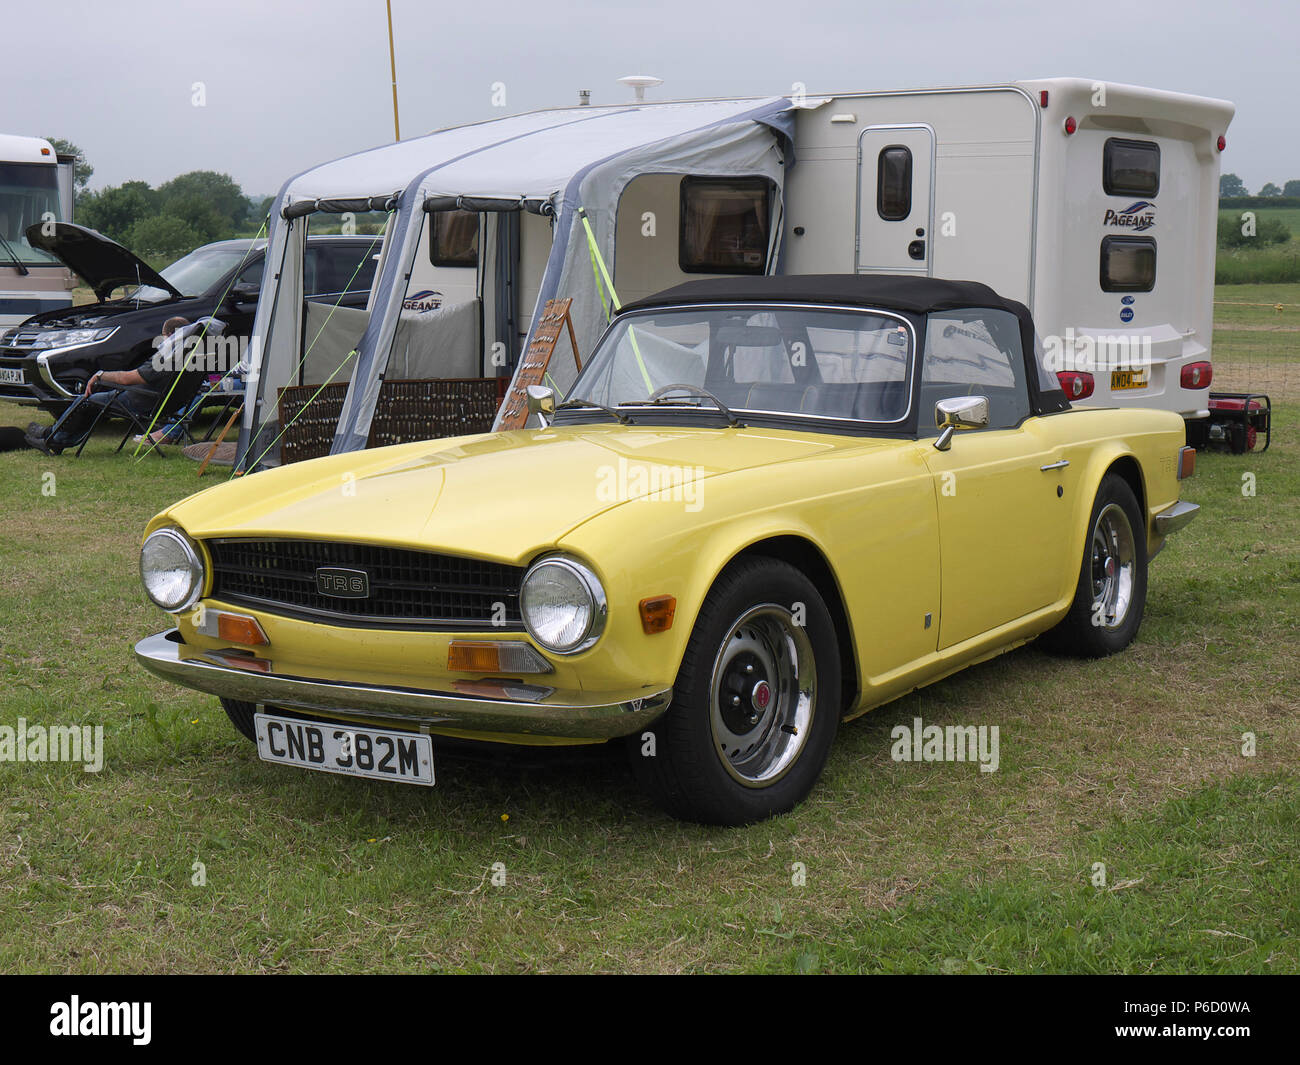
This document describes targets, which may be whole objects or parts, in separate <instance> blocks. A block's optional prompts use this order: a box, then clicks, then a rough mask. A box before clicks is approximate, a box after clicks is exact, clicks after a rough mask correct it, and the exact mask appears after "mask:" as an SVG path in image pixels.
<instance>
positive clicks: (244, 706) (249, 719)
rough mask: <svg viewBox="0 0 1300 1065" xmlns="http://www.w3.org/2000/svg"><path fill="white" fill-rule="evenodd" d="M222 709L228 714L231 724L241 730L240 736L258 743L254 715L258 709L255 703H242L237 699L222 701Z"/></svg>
mask: <svg viewBox="0 0 1300 1065" xmlns="http://www.w3.org/2000/svg"><path fill="white" fill-rule="evenodd" d="M221 709H223V710H224V711H225V712H226V717H228V718H230V723H231V724H232V725H234V726H235V728H236V729H238V730H239V734H240V735H241V736H243V737H244V738H245V739H248V740H252V741H253V742H254V743H256V742H257V730H256V727H255V726H254V723H253V715H254V714H256V713H257V707H256V706H255V705H254V704H253V703H241V702H240V701H239V700H237V699H222V700H221Z"/></svg>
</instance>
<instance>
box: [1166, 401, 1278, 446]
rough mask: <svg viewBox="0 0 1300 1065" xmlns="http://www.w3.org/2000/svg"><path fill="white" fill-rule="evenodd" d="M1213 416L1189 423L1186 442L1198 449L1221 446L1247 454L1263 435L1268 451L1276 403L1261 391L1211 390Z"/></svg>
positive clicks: (1210, 405) (1211, 412) (1211, 414)
mask: <svg viewBox="0 0 1300 1065" xmlns="http://www.w3.org/2000/svg"><path fill="white" fill-rule="evenodd" d="M1209 407H1210V416H1209V417H1208V418H1198V419H1196V420H1195V421H1189V422H1188V423H1187V442H1188V444H1190V445H1191V446H1192V447H1194V448H1196V449H1197V450H1198V451H1201V450H1211V449H1218V450H1221V451H1231V452H1232V453H1233V454H1234V455H1244V454H1245V453H1246V452H1247V451H1254V450H1255V446H1256V445H1257V444H1258V443H1259V438H1260V437H1261V436H1263V438H1264V446H1263V447H1261V448H1260V449H1259V450H1260V452H1261V453H1262V452H1265V451H1267V450H1268V445H1269V440H1270V437H1271V430H1272V423H1273V404H1272V403H1271V402H1269V398H1268V396H1266V395H1264V394H1263V393H1260V392H1211V393H1210V403H1209Z"/></svg>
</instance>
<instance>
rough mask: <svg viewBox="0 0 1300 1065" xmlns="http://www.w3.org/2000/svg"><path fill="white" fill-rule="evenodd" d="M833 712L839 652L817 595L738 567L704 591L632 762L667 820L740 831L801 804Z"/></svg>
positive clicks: (794, 573) (771, 562)
mask: <svg viewBox="0 0 1300 1065" xmlns="http://www.w3.org/2000/svg"><path fill="white" fill-rule="evenodd" d="M840 709H841V706H840V657H839V643H838V641H837V639H836V634H835V628H834V623H833V622H832V620H831V617H830V613H829V612H828V611H827V609H826V606H825V604H824V603H823V602H822V599H821V597H820V595H818V593H817V589H816V588H815V587H814V586H813V584H812V582H811V581H809V580H808V578H807V577H805V576H804V575H803V574H802V573H800V572H799V571H798V570H796V569H795V568H794V567H793V566H790V565H788V564H787V563H784V562H780V561H777V560H775V559H766V558H755V559H747V560H745V561H743V562H740V563H737V564H736V565H734V566H732V567H731V568H729V569H728V570H727V571H725V572H724V573H723V574H722V576H721V577H719V578H718V580H717V582H716V584H715V585H714V587H713V589H712V590H711V591H710V593H709V597H708V599H707V600H706V601H705V603H704V606H703V608H702V609H701V611H700V615H699V618H698V619H697V621H696V623H695V628H694V630H693V631H692V633H691V639H690V642H689V643H688V644H687V648H686V653H685V655H684V656H683V658H682V665H681V668H680V670H679V671H678V675H677V681H676V684H675V686H674V688H673V702H672V705H671V707H669V709H668V711H667V713H665V714H664V716H663V717H661V718H660V719H659V720H658V721H656V722H655V724H654V725H653V726H652V727H651V728H650V729H648V730H647V732H646V733H644V734H641V735H638V736H633V737H631V741H632V742H631V745H630V748H629V751H630V754H631V757H632V761H633V766H634V769H635V771H636V773H637V776H638V777H639V778H640V780H641V782H642V784H643V786H644V787H645V788H646V790H647V791H648V792H649V793H650V795H651V797H652V798H653V799H654V800H655V801H656V802H657V803H658V804H659V805H660V806H662V807H663V808H664V809H665V810H667V811H668V812H669V813H671V814H673V815H674V816H676V817H680V818H683V819H685V820H689V821H698V822H702V823H704V824H721V825H740V824H747V823H749V822H751V821H758V820H761V819H763V818H765V817H771V816H773V815H774V814H779V813H784V812H785V811H786V810H789V809H790V808H791V807H793V806H794V805H795V804H796V803H798V802H800V801H801V800H802V799H803V798H804V797H805V796H806V795H807V794H808V792H809V791H810V790H811V789H812V786H813V784H814V783H815V782H816V780H817V778H818V776H820V775H821V771H822V767H823V766H824V765H825V764H826V758H827V756H828V754H829V752H830V746H831V741H832V740H833V739H834V737H835V732H836V728H837V726H838V724H839V716H840ZM651 737H653V738H651Z"/></svg>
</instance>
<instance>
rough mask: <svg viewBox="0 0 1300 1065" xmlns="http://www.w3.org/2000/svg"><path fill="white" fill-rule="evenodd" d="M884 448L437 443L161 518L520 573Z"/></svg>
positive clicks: (600, 434)
mask: <svg viewBox="0 0 1300 1065" xmlns="http://www.w3.org/2000/svg"><path fill="white" fill-rule="evenodd" d="M872 443H877V446H886V444H885V442H884V441H879V442H872V441H864V440H863V439H862V438H846V437H833V436H826V435H813V434H805V433H796V432H787V431H781V430H766V429H754V428H747V429H714V428H701V429H693V428H678V427H653V426H645V427H628V426H618V425H609V426H605V425H580V426H572V425H569V426H564V427H557V428H551V429H537V430H516V431H513V432H502V433H492V434H488V435H484V436H476V437H460V438H456V439H453V440H430V441H423V442H421V443H416V444H401V445H398V446H396V447H388V448H380V449H377V450H374V451H362V452H354V453H352V454H347V455H335V456H331V457H329V458H325V459H317V460H315V461H313V462H303V463H297V464H294V465H291V466H286V467H281V468H279V469H275V470H268V471H265V472H263V473H257V474H253V475H250V476H248V477H246V478H242V479H240V480H237V481H232V482H229V483H227V484H225V485H221V486H218V487H216V488H213V489H209V490H207V491H205V492H201V493H200V494H198V495H196V496H191V497H190V498H189V499H187V500H184V501H182V502H181V503H179V504H177V505H176V506H174V507H173V508H172V509H171V510H170V511H169V512H168V513H167V514H166V515H164V516H162V517H161V518H160V519H159V521H156V522H155V523H154V526H151V528H152V527H156V526H157V525H158V524H162V523H163V522H166V521H174V522H177V523H179V524H180V525H181V526H182V527H183V528H184V529H185V530H186V531H187V532H188V533H189V534H190V535H192V536H195V537H198V538H200V539H205V538H211V537H224V536H233V537H294V538H297V537H303V538H306V539H314V540H325V539H328V540H352V541H361V542H372V543H373V542H383V543H391V544H402V545H407V546H412V547H426V548H430V549H434V550H442V551H447V552H449V553H457V554H467V555H473V556H478V557H483V558H489V559H492V560H494V561H501V562H506V563H510V564H516V565H518V564H523V563H524V562H526V561H527V560H528V559H529V558H530V557H531V556H532V555H533V554H534V553H535V552H536V551H537V550H538V549H539V548H540V547H544V546H547V545H550V544H554V543H556V542H557V541H559V540H560V539H561V538H562V537H563V536H564V535H565V533H567V532H568V531H569V530H571V529H573V528H574V527H576V526H578V525H580V524H582V523H583V522H585V521H588V520H589V519H591V518H593V517H595V516H596V515H597V514H600V513H601V512H603V511H606V510H609V509H611V508H613V507H616V506H620V505H623V504H626V503H629V502H632V501H633V500H635V499H637V498H641V497H643V496H646V495H650V494H651V493H652V492H653V491H654V488H655V484H656V481H655V478H656V477H657V478H659V480H658V481H657V483H658V484H659V485H660V486H661V487H662V489H663V490H672V489H671V487H670V486H673V485H677V486H680V490H681V491H683V492H684V491H687V490H689V488H688V486H689V485H690V484H692V483H694V482H696V481H699V480H703V479H706V478H710V477H718V476H724V475H726V474H728V473H732V472H735V471H737V470H741V469H752V468H754V467H757V466H766V465H771V464H773V463H783V462H791V461H795V460H798V459H803V458H810V457H813V456H816V455H822V454H825V453H826V452H828V451H830V450H833V449H835V448H837V447H842V446H846V445H849V446H853V447H859V448H860V447H863V446H870V445H871V444H872Z"/></svg>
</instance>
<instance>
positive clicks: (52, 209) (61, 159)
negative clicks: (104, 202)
mask: <svg viewBox="0 0 1300 1065" xmlns="http://www.w3.org/2000/svg"><path fill="white" fill-rule="evenodd" d="M72 176H73V163H72V158H71V157H70V156H60V155H58V154H57V153H56V152H55V151H54V148H53V147H52V146H51V145H50V142H49V141H46V140H41V139H40V138H39V137H13V136H9V135H8V134H0V332H3V331H4V329H5V328H6V327H8V326H12V325H18V324H20V323H21V322H24V321H26V320H27V319H28V318H30V317H31V316H32V315H33V314H40V313H41V312H42V311H56V310H59V309H60V308H61V307H71V306H72V289H73V286H74V285H75V284H76V280H75V278H74V277H73V275H72V272H71V271H70V270H69V269H68V268H67V267H66V266H65V265H64V264H63V263H61V262H60V261H59V260H58V259H56V258H55V257H54V256H53V255H50V254H49V253H48V252H43V251H41V250H40V249H38V248H33V247H32V246H31V245H30V244H28V243H27V227H28V226H30V225H34V224H36V223H39V222H42V221H50V222H70V221H72V187H73V186H72Z"/></svg>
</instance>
